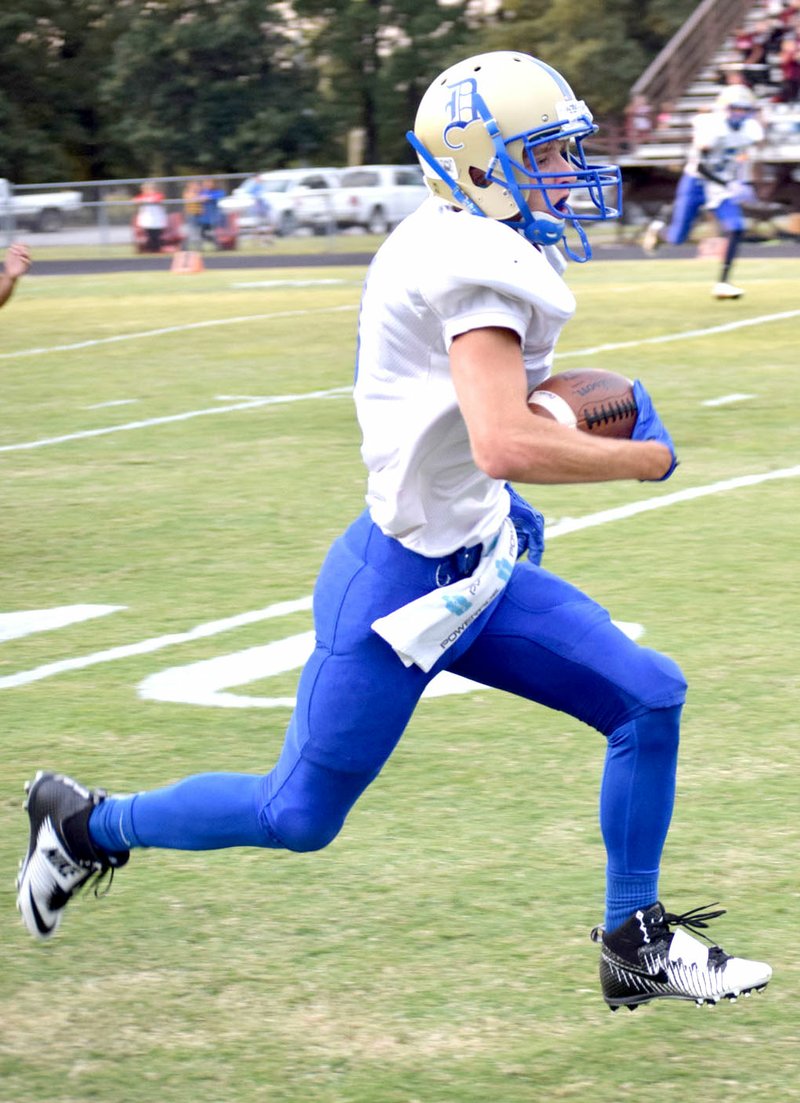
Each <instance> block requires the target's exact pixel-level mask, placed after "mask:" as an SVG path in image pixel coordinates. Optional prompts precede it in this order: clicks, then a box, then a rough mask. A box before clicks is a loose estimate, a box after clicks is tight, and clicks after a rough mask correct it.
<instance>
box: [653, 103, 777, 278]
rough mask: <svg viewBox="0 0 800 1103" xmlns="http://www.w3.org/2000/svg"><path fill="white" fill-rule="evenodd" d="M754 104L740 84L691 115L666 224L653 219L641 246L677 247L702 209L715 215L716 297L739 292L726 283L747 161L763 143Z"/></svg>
mask: <svg viewBox="0 0 800 1103" xmlns="http://www.w3.org/2000/svg"><path fill="white" fill-rule="evenodd" d="M757 108H758V101H757V100H756V97H755V96H754V94H753V92H752V91H751V90H750V89H749V88H747V87H746V86H745V85H742V84H731V85H728V86H727V87H726V88H723V89H722V91H721V92H720V94H719V96H718V97H717V101H716V103H715V105H714V110H712V111H703V112H701V113H699V114H698V115H696V116H695V118H694V120H693V123H692V128H693V137H692V145H691V150H690V152H689V158H688V160H687V162H686V166H685V168H684V170H683V174H682V176H681V179H680V181H679V183H678V190H677V192H676V195H675V203H674V205H673V212H672V220H671V222H670V224H669V226H667V225H666V223H665V222H664V221H663V220H662V219H660V218H657V219H654V220H653V221H652V222H651V223H650V225H649V226H648V227H647V230H646V231H645V235H644V238H643V239H642V247H643V249H644V251H645V252H646V253H649V254H652V253H654V252H655V251H656V249H657V248H658V247H659V245H660V244H662V243H663V242H666V243H667V244H669V245H681V244H682V243H683V242H684V241H686V239H687V238H688V236H689V234H690V232H691V230H692V227H693V226H694V223H695V221H696V219H697V216H698V215H699V214H700V212H701V211H702V210H704V209H705V210H708V211H710V212H711V214H713V215H714V217H715V219H716V221H717V223H718V225H719V228H720V230H721V232H722V235H723V236H724V237H725V238H726V242H727V244H726V247H725V254H724V257H723V261H722V268H721V270H720V274H719V280H718V281H717V283H716V284H715V285H714V287H713V289H712V292H711V293H712V295H713V296H714V298H715V299H738V298H740V297H741V296H742V295H743V294H744V292H743V291H742V289H741V288H740V287H735V286H734V285H733V284H732V283H729V282H728V277H729V275H730V272H731V268H732V267H733V262H734V260H735V258H736V253H737V251H738V248H739V243H740V242H741V239H742V236H743V234H744V229H745V221H744V214H743V212H742V208H741V198H742V195H743V192H744V191H745V190H746V187H745V185H746V174H745V172H744V169H745V167H746V161H747V159H748V158H749V156H750V154H751V153H752V150H753V148H754V147H755V146H756V145H757V144H758V143H759V142H761V141H763V139H764V131H763V128H762V126H761V124H760V122H758V121H757V120H756V118H755V112H756V111H757Z"/></svg>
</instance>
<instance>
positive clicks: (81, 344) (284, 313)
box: [0, 303, 358, 360]
mask: <svg viewBox="0 0 800 1103" xmlns="http://www.w3.org/2000/svg"><path fill="white" fill-rule="evenodd" d="M354 310H358V306H357V305H356V304H351V303H347V304H346V305H343V306H324V307H320V308H319V309H317V310H277V311H273V312H272V313H270V314H244V315H242V316H241V317H238V318H207V319H206V320H205V321H204V322H186V323H185V325H182V326H165V327H164V328H163V329H143V330H139V331H137V332H136V333H118V334H116V335H115V336H113V337H95V338H93V339H92V340H90V341H76V342H75V343H74V344H72V345H45V346H44V347H42V348H35V349H19V350H18V351H17V352H2V353H0V360H15V359H16V358H17V357H20V356H47V355H48V354H49V353H52V352H74V351H75V350H76V349H90V348H96V347H97V346H98V345H113V344H116V343H118V342H119V341H140V340H144V339H145V338H147V337H164V336H165V335H166V334H170V333H185V332H187V331H189V330H192V329H211V328H212V327H214V326H236V325H242V323H244V322H270V321H273V320H275V319H281V318H307V317H308V316H309V315H316V314H337V313H338V314H340V313H342V311H354Z"/></svg>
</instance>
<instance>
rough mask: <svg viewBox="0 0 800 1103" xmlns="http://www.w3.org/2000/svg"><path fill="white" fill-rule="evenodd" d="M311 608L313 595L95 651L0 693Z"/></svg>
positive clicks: (10, 681) (4, 681) (13, 682)
mask: <svg viewBox="0 0 800 1103" xmlns="http://www.w3.org/2000/svg"><path fill="white" fill-rule="evenodd" d="M310 608H311V596H310V595H309V596H308V597H301V598H299V599H298V600H296V601H280V602H278V604H277V605H268V606H267V607H266V608H265V609H254V610H252V611H251V612H249V613H239V614H238V615H237V616H233V617H224V618H223V619H222V620H212V621H208V623H206V624H198V625H197V626H196V627H195V628H190V629H189V631H188V632H171V633H170V634H169V635H167V636H155V637H153V638H152V639H149V640H140V641H139V643H132V644H123V645H122V646H121V647H110V648H108V650H106V651H96V652H95V653H94V654H92V655H77V656H76V657H75V658H73V659H61V660H60V661H59V662H55V663H46V664H45V665H44V666H38V667H36V668H35V669H34V670H24V671H21V672H20V673H19V674H9V675H7V676H6V677H4V678H0V689H10V688H11V687H12V686H25V685H29V684H30V683H31V682H40V681H41V680H42V679H43V678H50V677H52V676H53V675H54V674H64V673H65V672H66V671H68V670H85V669H86V667H89V666H97V665H98V663H111V662H114V661H115V660H116V659H128V658H131V657H132V656H134V655H149V654H151V653H152V652H153V651H161V650H162V648H164V647H174V646H175V644H179V643H190V642H191V641H192V640H203V639H207V638H208V637H209V636H216V635H218V634H219V633H220V632H229V631H231V629H233V628H242V627H244V626H245V625H247V624H257V623H258V622H259V621H262V620H272V619H273V618H275V617H288V616H290V615H291V614H292V613H298V612H306V611H307V610H309V609H310Z"/></svg>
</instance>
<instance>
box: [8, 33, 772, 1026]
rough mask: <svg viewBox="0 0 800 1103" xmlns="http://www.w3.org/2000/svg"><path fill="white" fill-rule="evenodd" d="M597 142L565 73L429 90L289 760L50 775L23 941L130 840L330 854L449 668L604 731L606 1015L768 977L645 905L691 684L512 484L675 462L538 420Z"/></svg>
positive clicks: (56, 917) (535, 65) (370, 315)
mask: <svg viewBox="0 0 800 1103" xmlns="http://www.w3.org/2000/svg"><path fill="white" fill-rule="evenodd" d="M594 130H595V127H594V124H593V122H592V116H591V113H590V112H589V109H588V108H587V106H586V105H585V104H584V103H583V102H581V101H579V100H577V99H576V98H575V95H574V93H573V92H572V90H571V88H570V87H569V85H568V84H567V83H566V81H564V79H563V78H562V77H561V76H560V74H559V73H557V72H556V71H555V70H554V69H552V68H550V67H549V66H548V65H545V64H544V63H543V62H541V61H538V60H537V59H535V58H531V57H528V56H526V55H524V54H518V53H507V52H498V53H490V54H484V55H480V56H478V57H475V58H470V59H468V60H467V61H464V62H462V63H460V64H458V65H455V66H453V67H452V68H451V69H449V70H447V71H446V72H445V73H443V74H441V75H440V76H439V77H438V78H437V79H436V80H435V81H434V82H433V84H432V85H431V86H430V88H429V90H428V92H427V93H426V95H425V96H424V97H423V100H422V102H421V104H420V106H419V110H418V112H417V118H416V123H415V128H414V132H413V133H412V134H411V135H410V136H409V140H410V141H411V142H412V145H413V146H414V148H415V149H416V150H417V152H418V154H419V156H420V159H421V161H422V163H423V166H424V170H425V172H426V175H427V178H428V183H429V186H430V189H431V191H432V192H433V193H434V195H433V196H432V197H431V198H429V199H428V200H427V201H426V202H425V203H423V204H422V206H421V207H420V208H419V209H418V210H417V211H416V212H415V213H414V214H412V215H411V216H410V217H409V218H407V219H406V220H405V221H404V222H403V223H401V225H400V226H399V227H398V228H397V229H396V230H395V231H394V232H393V234H392V235H390V237H389V238H388V239H387V241H386V242H385V243H384V245H383V246H382V247H381V249H380V250H379V252H378V253H377V255H376V257H375V258H374V260H373V262H372V264H371V266H370V269H369V273H368V276H367V280H366V283H365V287H364V292H363V298H362V304H361V310H360V315H359V333H358V359H357V369H358V370H357V379H356V383H355V401H356V408H357V413H358V418H359V422H360V426H361V430H362V433H363V444H362V455H363V458H364V461H365V464H366V467H367V470H368V483H367V506H368V508H367V510H365V511H364V513H363V514H362V515H361V516H360V517H359V518H357V519H356V520H355V521H354V522H353V523H352V524H351V525H350V526H349V527H348V528H347V530H346V531H345V532H344V533H343V534H342V536H340V537H339V539H337V540H336V541H335V542H334V544H333V546H332V548H331V549H330V551H329V553H328V556H327V558H326V560H325V562H324V564H323V566H322V570H321V573H320V576H319V578H318V580H317V584H316V587H315V596H314V623H315V630H316V647H315V650H314V653H313V655H312V656H311V658H310V659H309V661H308V663H307V665H306V666H305V668H304V670H303V672H302V675H301V678H300V683H299V686H298V695H297V706H296V708H295V711H294V713H293V716H292V718H291V721H290V724H289V728H288V731H287V733H286V739H285V742H284V746H283V749H282V751H281V754H280V756H279V759H278V762H277V764H276V765H275V767H274V768H273V769H272V770H271V771H270V773H269V774H267V775H266V776H258V775H250V774H232V773H208V774H200V775H195V776H193V777H189V778H185V779H184V780H183V781H179V782H178V783H177V784H174V785H168V786H166V787H165V788H162V789H156V790H153V791H149V792H142V793H136V794H133V795H131V796H114V797H108V796H107V795H106V794H105V793H104V792H102V791H99V790H95V791H92V790H89V789H87V788H85V787H83V786H81V785H80V784H78V783H77V782H74V781H72V780H70V779H69V778H66V777H64V776H63V775H60V774H52V773H44V772H40V773H39V774H38V775H37V778H36V779H35V781H34V783H33V785H32V786H31V788H30V791H29V797H28V804H27V808H28V816H29V819H30V845H29V849H28V853H27V855H26V857H25V859H24V861H23V865H22V872H21V876H20V878H19V886H18V887H19V896H18V902H19V906H20V909H21V911H22V915H23V919H24V921H25V923H26V925H27V927H28V929H29V930H30V931H31V933H32V934H34V935H38V936H40V937H49V936H50V935H51V934H52V933H53V932H54V931H55V929H56V927H57V926H58V923H59V922H60V920H61V917H62V914H63V911H64V908H65V906H66V905H67V903H68V902H69V899H70V897H71V896H72V894H73V893H74V892H75V891H76V890H77V889H78V888H79V887H80V886H81V885H83V884H85V883H86V882H87V881H88V880H89V879H90V878H91V877H92V876H93V875H94V874H102V873H104V872H106V871H107V870H109V869H115V868H119V867H120V866H122V865H123V864H124V863H125V862H126V861H127V860H128V856H129V851H130V850H131V849H132V848H135V847H172V848H179V849H184V850H209V849H216V848H221V847H232V846H258V847H267V848H274V849H290V850H294V851H312V850H318V849H320V848H322V847H324V846H326V845H327V844H328V843H330V842H331V841H332V840H333V839H334V838H335V837H336V835H337V834H338V833H339V831H340V830H341V828H342V826H343V824H344V821H345V818H346V816H347V815H348V813H349V811H350V809H351V807H352V806H353V804H354V803H355V802H356V800H357V799H358V797H359V796H360V795H361V793H362V792H363V791H364V790H365V789H366V787H367V786H368V785H370V784H371V783H372V782H373V781H375V779H376V778H377V777H378V775H379V773H380V771H381V769H382V768H383V766H384V764H385V763H386V761H387V759H388V758H389V756H390V755H391V753H392V751H393V750H394V748H395V746H396V745H397V743H398V741H399V739H400V738H401V736H402V734H403V731H404V729H405V727H406V725H407V724H408V722H409V720H410V718H411V716H412V714H413V712H414V709H415V707H416V705H417V702H418V701H419V699H420V696H421V695H422V693H423V691H424V690H425V688H426V686H427V685H428V684H429V682H430V681H431V679H432V678H434V677H435V676H436V674H438V673H439V672H440V671H442V670H451V671H453V672H455V673H457V674H460V675H462V676H464V677H467V678H471V679H473V680H475V681H478V682H480V683H482V684H484V685H487V686H493V687H495V688H498V689H504V690H506V691H508V692H512V693H515V694H517V695H519V696H522V697H525V698H528V699H529V700H531V701H534V702H538V703H540V704H544V705H547V706H549V707H550V708H554V709H559V710H561V711H563V712H565V713H568V714H569V715H571V716H574V717H577V718H579V719H580V720H582V721H585V722H586V723H587V724H589V725H591V726H593V727H594V728H596V729H597V730H598V731H600V732H602V733H603V734H604V735H605V736H606V737H607V740H608V749H607V755H606V762H605V768H604V772H603V779H602V784H601V795H600V822H601V827H602V832H603V838H604V841H605V845H606V850H607V853H608V866H607V893H606V917H605V927H606V930H607V933H604V932H603V931H601V930H599V929H598V930H597V932H596V938H597V939H598V940H599V941H600V942H601V963H602V965H601V976H602V984H603V994H604V997H605V999H606V1001H607V1002H608V1003H609V1004H610V1006H612V1007H616V1006H619V1005H622V1004H626V1005H628V1006H636V1005H637V1004H638V1003H641V1002H644V1001H646V1000H650V999H654V998H657V997H669V998H677V999H686V1000H699V1001H701V1000H704V999H708V1000H711V1001H716V1000H717V999H719V998H720V997H723V996H732V995H734V994H738V993H739V992H741V991H749V990H752V989H756V988H761V987H763V986H764V985H765V984H766V983H767V981H768V980H769V977H770V975H771V971H770V968H769V966H767V965H764V964H762V963H760V962H751V961H747V960H744V959H739V958H732V957H730V956H729V955H726V954H724V953H723V952H722V951H721V950H719V949H715V950H712V951H709V950H708V948H707V947H704V946H703V945H702V944H701V943H700V942H698V941H697V940H696V939H694V938H693V937H692V936H691V935H689V934H687V933H686V931H685V930H683V929H680V928H681V926H695V927H698V926H700V927H702V926H704V925H705V923H706V922H707V920H708V918H710V916H709V915H707V914H706V915H702V914H700V915H698V914H697V912H696V911H695V912H694V913H686V914H684V915H682V916H671V915H670V914H669V913H667V912H666V911H665V909H664V908H663V906H662V905H661V903H659V901H658V874H659V864H660V858H661V851H662V847H663V844H664V839H665V836H666V833H667V829H668V826H669V822H670V818H671V814H672V805H673V798H674V791H675V772H676V759H677V749H678V734H679V721H680V714H681V708H682V705H683V702H684V696H685V688H686V686H685V681H684V678H683V675H682V673H681V671H680V670H679V669H678V667H677V666H676V665H675V663H674V662H672V661H671V660H670V659H668V658H666V657H665V656H663V655H660V654H658V653H657V652H655V651H652V650H650V649H648V648H644V647H640V646H639V645H638V644H636V643H634V642H632V641H631V640H630V639H628V637H627V636H625V635H624V634H623V633H622V632H621V631H620V629H619V628H617V627H616V625H615V624H614V623H613V622H612V620H611V618H610V616H609V614H608V613H607V612H606V611H605V610H604V609H603V608H601V607H600V606H599V605H597V604H596V603H595V602H594V601H592V600H591V599H590V598H589V597H587V596H586V595H585V594H583V593H582V592H581V591H579V590H577V589H576V588H575V587H573V586H571V585H570V584H569V583H567V582H565V581H564V580H562V579H560V578H558V577H557V576H556V575H554V574H551V573H550V572H548V571H545V570H543V569H542V568H541V566H540V565H539V563H540V559H541V554H542V550H543V528H544V522H543V518H542V516H541V514H540V513H538V511H536V510H535V509H533V508H532V507H531V506H530V505H528V504H527V503H526V502H525V501H524V500H523V499H521V498H520V497H519V496H518V495H517V494H516V493H515V492H514V491H513V490H512V489H511V488H510V486H509V484H508V483H507V481H506V480H509V479H516V480H520V481H522V482H526V483H574V482H591V481H601V480H611V479H638V480H661V479H666V478H668V477H669V476H670V475H671V474H672V472H673V471H674V469H675V466H676V459H675V451H674V448H673V445H672V441H671V439H670V436H669V434H668V433H667V431H666V429H665V428H664V426H663V424H662V423H661V420H660V418H659V417H658V415H657V413H656V412H655V410H654V408H653V405H652V403H651V401H650V399H649V397H648V395H647V392H646V391H645V390H644V388H643V387H642V385H641V383H636V384H635V387H634V393H635V396H636V399H637V405H638V416H637V421H636V425H635V428H634V433H633V438H634V439H632V440H626V439H614V440H612V439H609V438H596V437H593V436H591V435H590V434H588V433H581V432H575V431H574V430H571V429H568V428H566V427H564V426H562V425H559V424H558V423H556V422H553V421H548V420H547V419H545V418H536V417H533V416H532V415H531V412H530V410H529V407H528V401H527V399H528V394H529V393H530V390H531V389H532V388H533V387H534V386H535V385H536V384H537V383H539V382H541V381H542V380H543V379H545V378H546V377H547V376H548V375H549V374H550V371H551V368H552V363H553V356H554V349H555V345H556V342H557V339H558V336H559V334H560V332H561V329H562V327H563V326H564V324H565V322H566V321H567V320H568V319H569V318H570V317H571V315H572V313H573V311H574V307H575V302H574V298H573V295H572V293H571V292H570V290H569V288H568V287H567V285H566V283H565V282H564V280H563V278H562V275H563V271H564V267H565V262H564V258H563V255H562V253H561V252H560V250H559V249H558V248H557V247H556V246H557V244H558V243H561V242H563V243H564V246H565V249H566V250H567V252H568V253H569V254H570V255H571V256H574V257H575V258H576V259H579V260H586V259H588V257H589V256H590V255H591V249H590V246H589V242H588V239H587V236H586V233H585V232H584V229H583V227H582V226H581V222H582V221H584V220H589V221H591V220H592V219H595V220H603V219H608V218H610V217H614V216H615V215H616V214H617V213H618V210H617V207H616V206H615V205H614V204H615V203H616V197H617V196H618V195H619V192H620V175H619V170H618V169H617V168H616V167H615V166H612V165H592V164H590V163H589V162H588V161H587V159H586V156H585V153H584V149H583V141H584V139H585V138H587V137H589V136H591V135H592V134H593V133H594ZM578 189H580V192H581V195H584V196H585V195H588V196H589V197H590V199H591V201H592V203H593V207H592V210H591V211H589V212H585V211H584V210H583V208H582V212H583V213H581V214H580V215H577V214H575V213H574V212H573V210H572V208H571V207H570V204H569V199H570V196H571V195H572V194H573V192H575V191H577V190H578ZM607 196H608V197H610V199H611V200H612V202H611V203H610V204H609V203H608V202H607V198H606V197H607ZM568 229H569V230H570V232H572V231H574V233H575V235H577V241H574V240H571V241H569V242H568V241H567V240H566V237H565V233H566V231H567V230H568ZM524 552H527V554H528V559H527V560H525V559H522V558H520V556H521V555H522V553H524ZM521 737H523V736H522V733H521ZM491 754H492V740H491V735H490V734H487V744H486V756H487V760H490V759H491ZM431 783H432V784H435V778H432V779H431ZM528 788H529V790H530V791H533V788H534V787H533V785H531V784H530V783H529V785H528ZM454 844H455V840H454ZM715 914H716V913H715ZM676 925H677V926H678V927H679V929H678V930H677V931H673V930H671V929H670V928H671V926H676ZM689 962H691V968H689V966H688V964H687V963H689Z"/></svg>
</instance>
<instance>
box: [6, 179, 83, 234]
mask: <svg viewBox="0 0 800 1103" xmlns="http://www.w3.org/2000/svg"><path fill="white" fill-rule="evenodd" d="M80 205H81V193H80V192H79V191H56V192H39V191H36V190H35V189H33V188H30V189H26V190H25V191H22V192H20V191H16V192H15V191H12V189H11V185H10V184H9V182H8V180H3V179H0V223H2V224H7V223H12V222H13V224H14V225H15V226H17V227H19V228H21V229H25V230H39V231H41V232H42V233H52V232H53V231H54V230H60V229H61V227H62V226H63V225H64V219H65V216H66V215H67V214H70V213H72V212H73V211H77V210H78V209H79V208H80Z"/></svg>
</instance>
